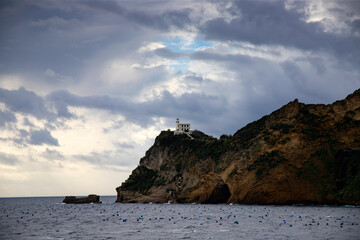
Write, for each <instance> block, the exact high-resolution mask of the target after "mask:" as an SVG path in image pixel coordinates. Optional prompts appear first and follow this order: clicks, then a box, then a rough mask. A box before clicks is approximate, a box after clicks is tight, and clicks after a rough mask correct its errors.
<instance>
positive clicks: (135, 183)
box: [121, 166, 158, 193]
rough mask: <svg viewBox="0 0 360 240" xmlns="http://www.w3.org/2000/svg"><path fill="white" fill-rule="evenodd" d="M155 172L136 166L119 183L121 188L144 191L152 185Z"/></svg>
mask: <svg viewBox="0 0 360 240" xmlns="http://www.w3.org/2000/svg"><path fill="white" fill-rule="evenodd" d="M157 177H158V175H157V172H156V171H154V170H152V169H148V168H147V167H144V166H139V167H137V168H136V169H135V170H134V171H133V172H132V173H131V175H130V176H129V178H128V179H127V180H126V181H125V182H124V183H123V184H122V185H121V189H122V190H129V191H137V192H141V193H145V192H146V191H147V190H149V189H150V188H151V187H152V186H154V184H155V181H156V179H157Z"/></svg>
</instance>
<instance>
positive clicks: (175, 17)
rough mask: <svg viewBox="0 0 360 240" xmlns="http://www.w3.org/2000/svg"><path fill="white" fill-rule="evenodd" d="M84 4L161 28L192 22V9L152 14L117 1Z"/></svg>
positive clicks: (166, 28) (148, 25)
mask: <svg viewBox="0 0 360 240" xmlns="http://www.w3.org/2000/svg"><path fill="white" fill-rule="evenodd" d="M83 4H84V5H86V6H89V7H91V8H94V9H96V10H98V9H101V10H104V11H107V12H111V13H113V14H116V15H118V16H121V17H123V18H125V19H127V20H128V21H130V22H134V23H136V24H139V25H142V26H145V27H151V28H155V29H160V30H169V29H170V28H171V27H176V28H183V27H185V26H186V25H187V24H189V23H190V22H191V19H190V13H191V9H189V8H185V9H180V10H167V11H164V12H163V13H160V14H150V13H148V12H144V11H141V10H128V9H127V8H125V7H123V6H121V5H119V4H118V3H117V2H116V1H105V2H99V1H85V2H83Z"/></svg>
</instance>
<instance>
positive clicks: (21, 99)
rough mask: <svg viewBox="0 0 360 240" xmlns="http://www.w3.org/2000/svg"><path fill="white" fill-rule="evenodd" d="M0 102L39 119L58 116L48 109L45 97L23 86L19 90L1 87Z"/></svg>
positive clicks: (13, 109) (14, 110) (52, 118)
mask: <svg viewBox="0 0 360 240" xmlns="http://www.w3.org/2000/svg"><path fill="white" fill-rule="evenodd" d="M0 102H3V103H5V105H6V106H7V107H8V108H9V109H10V110H11V111H13V112H19V113H25V114H30V115H32V116H34V117H36V118H38V119H48V120H54V119H55V117H56V116H55V115H54V114H53V113H51V112H49V111H48V110H47V108H46V105H45V101H44V99H43V98H41V97H40V96H38V95H36V94H35V93H34V92H32V91H28V90H26V89H25V88H23V87H21V88H19V89H18V90H7V89H3V88H0Z"/></svg>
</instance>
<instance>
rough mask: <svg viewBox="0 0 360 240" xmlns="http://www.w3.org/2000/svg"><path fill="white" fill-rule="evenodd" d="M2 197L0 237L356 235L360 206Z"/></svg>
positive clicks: (329, 237)
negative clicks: (82, 201) (91, 201)
mask: <svg viewBox="0 0 360 240" xmlns="http://www.w3.org/2000/svg"><path fill="white" fill-rule="evenodd" d="M115 199H116V197H115V196H104V197H101V198H100V200H101V201H102V204H80V205H72V204H62V200H63V197H35V198H0V239H357V240H359V239H360V225H359V224H360V208H359V207H354V206H300V205H289V206H276V205H241V204H140V203H134V204H122V203H115Z"/></svg>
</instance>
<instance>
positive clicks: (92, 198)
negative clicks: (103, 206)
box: [63, 194, 101, 204]
mask: <svg viewBox="0 0 360 240" xmlns="http://www.w3.org/2000/svg"><path fill="white" fill-rule="evenodd" d="M63 203H66V204H82V203H101V202H100V196H98V195H95V194H90V195H89V196H87V197H74V196H66V197H65V199H64V200H63Z"/></svg>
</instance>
